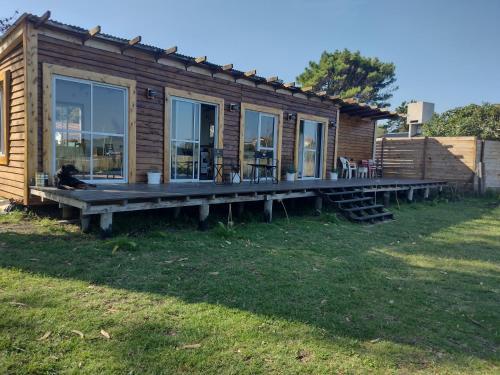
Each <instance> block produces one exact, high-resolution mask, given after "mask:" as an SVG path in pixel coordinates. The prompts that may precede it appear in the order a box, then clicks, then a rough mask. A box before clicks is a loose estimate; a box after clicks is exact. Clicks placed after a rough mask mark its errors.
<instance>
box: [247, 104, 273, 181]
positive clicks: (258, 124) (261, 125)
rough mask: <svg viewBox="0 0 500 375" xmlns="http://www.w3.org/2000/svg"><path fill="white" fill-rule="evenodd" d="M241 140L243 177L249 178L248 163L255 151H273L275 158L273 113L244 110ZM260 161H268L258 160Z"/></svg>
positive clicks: (253, 156)
mask: <svg viewBox="0 0 500 375" xmlns="http://www.w3.org/2000/svg"><path fill="white" fill-rule="evenodd" d="M244 128H245V132H244V140H243V166H242V167H243V178H245V179H249V178H250V174H251V167H250V166H249V164H250V163H253V162H254V160H255V151H273V156H274V157H273V158H274V159H277V155H276V152H277V150H276V145H277V142H276V141H277V118H276V116H275V115H272V114H268V113H262V112H256V111H251V110H248V109H247V110H245V124H244ZM259 162H260V163H267V162H268V161H267V160H266V161H263V160H260V161H259Z"/></svg>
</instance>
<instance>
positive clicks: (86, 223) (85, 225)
mask: <svg viewBox="0 0 500 375" xmlns="http://www.w3.org/2000/svg"><path fill="white" fill-rule="evenodd" d="M90 219H91V216H90V215H84V214H83V213H82V211H81V210H80V225H81V228H82V232H83V233H88V232H89V231H90Z"/></svg>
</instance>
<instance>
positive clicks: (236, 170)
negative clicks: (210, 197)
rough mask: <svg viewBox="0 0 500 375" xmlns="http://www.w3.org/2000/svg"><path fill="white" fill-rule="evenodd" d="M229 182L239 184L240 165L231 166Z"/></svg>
mask: <svg viewBox="0 0 500 375" xmlns="http://www.w3.org/2000/svg"><path fill="white" fill-rule="evenodd" d="M230 177H231V182H232V183H233V184H239V183H240V182H241V175H240V166H239V165H233V166H232V167H231V176H230Z"/></svg>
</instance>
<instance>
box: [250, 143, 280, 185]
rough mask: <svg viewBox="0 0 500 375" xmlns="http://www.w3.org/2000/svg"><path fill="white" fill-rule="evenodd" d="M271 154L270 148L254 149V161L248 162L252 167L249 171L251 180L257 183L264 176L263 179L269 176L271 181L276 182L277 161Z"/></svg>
mask: <svg viewBox="0 0 500 375" xmlns="http://www.w3.org/2000/svg"><path fill="white" fill-rule="evenodd" d="M273 156H274V153H273V151H272V150H260V151H255V154H254V159H255V162H254V163H250V164H248V165H249V166H250V167H252V170H251V172H250V178H251V180H250V181H251V182H253V183H255V184H258V183H259V182H260V179H261V178H264V180H265V181H267V180H268V179H269V178H271V179H272V181H273V183H275V184H277V183H278V176H277V175H276V173H277V167H278V161H277V160H275V159H273ZM262 175H264V176H262Z"/></svg>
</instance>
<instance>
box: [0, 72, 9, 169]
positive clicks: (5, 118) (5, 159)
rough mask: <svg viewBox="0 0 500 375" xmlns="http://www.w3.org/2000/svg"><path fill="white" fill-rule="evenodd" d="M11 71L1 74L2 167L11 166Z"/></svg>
mask: <svg viewBox="0 0 500 375" xmlns="http://www.w3.org/2000/svg"><path fill="white" fill-rule="evenodd" d="M10 80H11V75H10V70H4V71H2V72H0V87H1V90H2V92H1V103H0V105H1V106H2V111H1V117H0V131H1V132H2V138H1V142H2V147H1V148H0V149H2V148H3V152H0V165H8V164H9V153H10Z"/></svg>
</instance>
